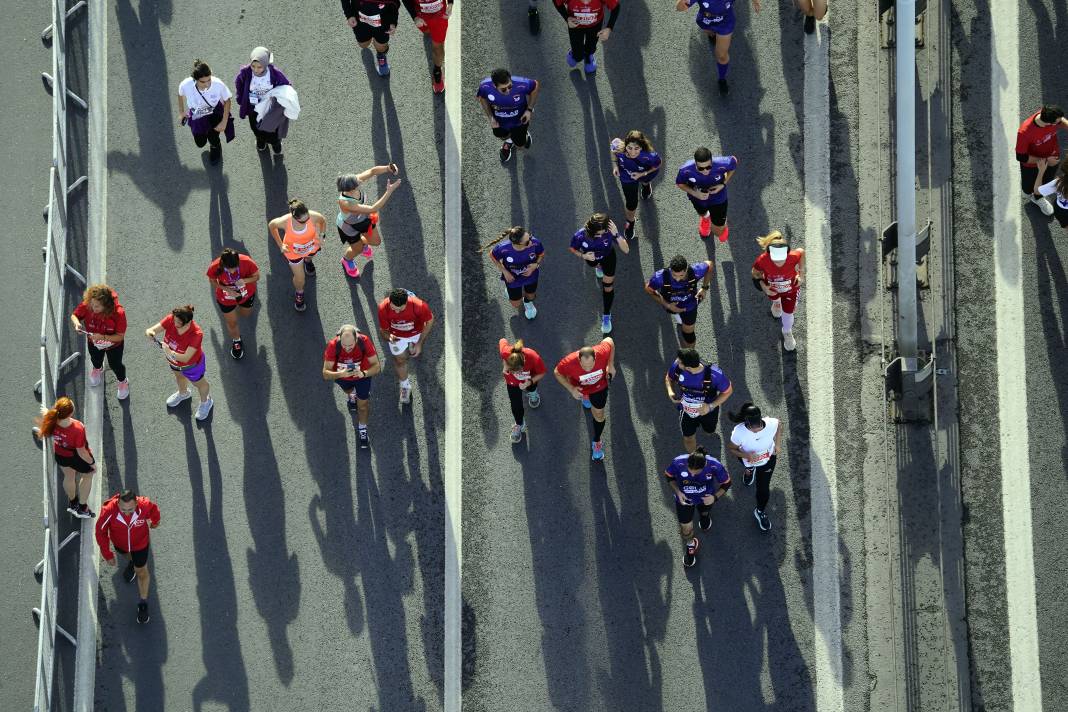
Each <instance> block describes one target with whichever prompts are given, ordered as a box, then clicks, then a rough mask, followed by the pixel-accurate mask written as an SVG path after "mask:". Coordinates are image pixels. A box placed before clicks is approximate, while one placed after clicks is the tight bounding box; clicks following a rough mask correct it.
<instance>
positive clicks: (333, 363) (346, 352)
mask: <svg viewBox="0 0 1068 712" xmlns="http://www.w3.org/2000/svg"><path fill="white" fill-rule="evenodd" d="M376 355H377V352H376V351H375V345H374V344H373V343H371V337H369V336H368V335H367V334H357V335H356V343H354V344H353V345H352V348H351V349H345V348H344V347H342V346H341V337H339V336H335V337H334V338H332V339H330V342H329V343H328V344H327V345H326V351H323V363H328V364H330V370H331V371H342V370H344V369H345V367H346V366H348V365H349V364H356V368H358V369H359V370H361V371H366V370H367V369H369V368H371V357H372V356H376Z"/></svg>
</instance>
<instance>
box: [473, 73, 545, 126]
mask: <svg viewBox="0 0 1068 712" xmlns="http://www.w3.org/2000/svg"><path fill="white" fill-rule="evenodd" d="M537 85H538V83H537V82H536V81H534V80H533V79H528V78H526V77H512V90H511V91H510V92H508V93H507V94H501V93H500V92H499V91H497V87H495V86H493V80H492V79H490V78H489V77H486V78H485V79H483V80H482V83H481V84H479V85H478V92H477V93H476V94H477V96H479V97H480V98H482V99H485V100H486V101H487V102H488V103H489V105H490V109H491V110H492V111H493V117H494V118H495V119H497V123H498V124H500V125H501V128H502V129H514V128H516V127H517V126H520V125H521V124H522V122H521V121H520V120H519V119H520V118H521V117H522V116H523V112H525V111H526V110H527V97H528V96H530V93H531V92H532V91H534V87H536V86H537Z"/></svg>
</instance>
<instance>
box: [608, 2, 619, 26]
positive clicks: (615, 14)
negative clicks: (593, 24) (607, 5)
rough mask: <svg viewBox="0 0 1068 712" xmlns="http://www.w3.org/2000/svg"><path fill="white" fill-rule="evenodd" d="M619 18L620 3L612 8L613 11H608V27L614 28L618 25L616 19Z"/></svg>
mask: <svg viewBox="0 0 1068 712" xmlns="http://www.w3.org/2000/svg"><path fill="white" fill-rule="evenodd" d="M618 19H619V3H618V2H617V3H616V6H615V7H613V8H612V11H611V12H610V13H608V29H612V28H613V27H615V26H616V20H618Z"/></svg>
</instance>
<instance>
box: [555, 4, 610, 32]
mask: <svg viewBox="0 0 1068 712" xmlns="http://www.w3.org/2000/svg"><path fill="white" fill-rule="evenodd" d="M553 2H555V3H556V6H557V7H564V8H567V15H568V17H573V18H575V21H576V22H577V23H578V26H579V27H599V26H600V25H601V23H602V22H604V11H605V8H607V9H609V10H615V9H616V6H617V5H619V0H553Z"/></svg>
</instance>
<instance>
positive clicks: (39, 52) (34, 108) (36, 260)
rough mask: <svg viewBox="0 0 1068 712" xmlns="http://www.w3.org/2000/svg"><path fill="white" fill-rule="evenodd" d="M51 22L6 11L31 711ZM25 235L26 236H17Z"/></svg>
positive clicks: (19, 690)
mask: <svg viewBox="0 0 1068 712" xmlns="http://www.w3.org/2000/svg"><path fill="white" fill-rule="evenodd" d="M50 21H51V15H50V12H49V7H48V5H47V4H43V5H18V6H16V7H13V8H12V9H11V11H10V12H8V13H6V17H5V21H4V37H5V41H4V43H3V47H2V48H0V58H2V61H3V65H4V66H5V67H7V68H8V69H7V70H6V71H5V73H4V77H5V86H6V87H7V90H8V92H9V93H10V100H11V101H12V103H13V104H14V105H17V106H20V107H22V108H21V109H20V110H19V111H5V112H0V131H2V132H3V135H5V136H8V137H10V138H14V137H18V138H17V140H7V141H4V142H3V145H2V146H0V166H3V170H0V209H2V210H3V211H4V214H5V215H9V216H12V218H13V219H14V221H15V224H18V225H19V227H18V228H16V229H14V230H13V232H11V234H10V235H9V239H8V240H7V244H8V250H9V252H8V259H6V260H4V264H3V266H2V267H0V275H2V279H3V282H4V285H5V288H4V291H5V293H6V294H8V295H14V294H18V295H21V298H20V304H21V306H20V307H19V308H16V309H5V310H4V313H3V315H2V316H0V331H3V333H4V334H5V335H6V336H5V341H6V347H5V353H6V354H7V359H6V361H7V364H6V369H5V374H4V387H3V388H0V449H2V450H3V452H4V453H7V455H8V458H7V459H8V461H9V477H7V484H6V487H5V499H6V500H7V501H6V503H5V505H4V516H3V517H2V518H0V537H3V540H4V541H5V542H6V543H7V545H6V546H4V547H3V554H2V555H0V571H3V572H4V579H5V585H4V595H3V596H2V597H0V641H3V642H2V645H0V650H2V653H3V658H4V671H5V674H4V675H2V676H0V699H3V700H4V706H5V707H8V706H10V708H11V709H32V706H33V675H34V660H35V656H36V653H37V629H36V628H35V627H34V625H33V621H32V619H31V617H30V609H31V608H33V607H35V606H39V605H40V600H41V587H40V585H39V584H38V583H37V582H36V581H35V580H34V577H33V567H34V565H35V564H36V563H37V562H38V561H39V560H40V558H41V546H42V542H43V537H42V534H41V533H42V532H43V529H42V528H41V457H40V455H39V454H38V452H39V451H38V450H37V449H36V448H35V446H34V445H33V438H32V437H31V435H30V426H31V424H32V423H31V420H32V419H33V417H34V416H35V415H36V414H37V408H38V407H37V402H36V401H35V400H34V397H33V392H32V389H33V384H34V383H35V382H36V381H37V379H38V378H39V377H40V373H41V365H40V314H41V309H40V304H41V277H42V275H43V274H44V265H43V263H42V262H41V245H42V244H43V243H44V239H45V226H44V223H43V222H42V221H41V208H43V207H44V205H45V203H47V202H48V167H49V161H50V159H51V155H52V134H51V129H50V127H51V123H50V120H49V117H50V116H51V114H52V100H51V97H50V96H49V95H48V94H47V93H46V92H45V91H44V90H43V89H42V85H41V72H42V71H47V72H49V73H51V66H52V55H51V52H49V51H48V50H46V49H45V48H44V46H43V45H42V44H41V39H40V33H41V30H43V29H44V28H45V26H47V25H48V23H49V22H50ZM16 238H17V239H16Z"/></svg>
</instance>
